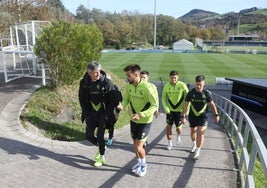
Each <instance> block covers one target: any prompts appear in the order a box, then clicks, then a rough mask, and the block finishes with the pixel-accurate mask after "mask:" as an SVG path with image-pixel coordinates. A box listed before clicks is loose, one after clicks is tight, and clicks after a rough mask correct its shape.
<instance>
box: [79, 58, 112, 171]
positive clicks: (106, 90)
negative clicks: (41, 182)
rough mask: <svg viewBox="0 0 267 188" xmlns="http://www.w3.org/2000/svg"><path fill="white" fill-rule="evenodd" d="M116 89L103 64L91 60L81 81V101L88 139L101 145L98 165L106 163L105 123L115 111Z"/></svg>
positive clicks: (96, 156) (97, 160) (95, 164)
mask: <svg viewBox="0 0 267 188" xmlns="http://www.w3.org/2000/svg"><path fill="white" fill-rule="evenodd" d="M114 89H115V87H114V84H113V83H112V81H111V80H110V79H108V78H106V73H105V72H104V71H102V70H101V65H100V64H98V63H97V62H95V61H92V62H90V63H89V64H88V65H87V74H86V75H85V76H84V77H83V79H82V80H81V81H80V88H79V102H80V106H81V108H82V122H83V121H84V120H85V121H86V139H88V140H89V141H90V142H91V143H92V144H94V145H98V147H99V151H98V152H97V153H96V155H95V160H96V162H95V163H94V166H96V167H99V166H102V165H103V164H104V163H105V157H104V155H105V140H104V134H105V124H106V121H107V120H108V118H109V116H111V114H112V113H113V109H114V108H113V106H114V104H113V101H114V96H113V95H112V93H113V92H112V91H113V90H114ZM96 128H97V134H96V136H95V129H96Z"/></svg>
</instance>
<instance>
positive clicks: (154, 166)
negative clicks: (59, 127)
mask: <svg viewBox="0 0 267 188" xmlns="http://www.w3.org/2000/svg"><path fill="white" fill-rule="evenodd" d="M32 82H33V81H32V80H30V79H24V78H23V79H20V80H18V81H13V82H12V83H8V84H0V95H1V99H0V112H1V114H0V156H1V160H0V166H1V167H0V186H1V187H3V188H5V187H8V188H17V187H18V188H24V187H25V188H31V187H38V188H43V187H49V188H50V187H58V188H59V187H60V188H61V187H71V188H73V187H79V188H80V187H86V188H91V187H121V188H125V187H129V188H131V187H143V188H145V187H152V188H155V187H179V188H183V187H187V188H195V187H205V188H206V187H207V188H209V187H211V188H212V187H216V188H220V187H221V188H232V187H233V188H234V187H239V186H238V173H237V171H236V170H235V168H236V167H235V163H234V157H233V154H232V153H231V152H230V150H231V147H230V143H229V140H228V139H227V136H226V134H225V129H224V128H223V127H222V126H221V125H218V124H215V123H214V121H213V118H212V117H211V118H210V124H209V127H208V130H207V132H206V139H205V143H204V147H203V149H202V150H201V155H200V159H199V160H197V161H195V160H193V159H192V157H193V154H191V153H190V152H189V148H190V147H191V141H190V134H189V127H188V126H185V127H184V129H183V135H182V144H181V145H180V146H179V147H174V149H173V150H170V151H168V150H166V149H165V147H166V143H167V141H166V137H165V131H164V128H165V115H164V114H160V116H159V117H158V118H157V119H155V120H154V122H153V127H152V129H151V132H150V134H149V145H148V147H147V162H148V172H147V174H146V175H145V176H144V177H141V178H140V177H137V176H135V175H133V174H132V173H131V167H132V166H133V165H134V164H135V163H136V160H135V158H134V153H133V148H132V143H131V139H130V135H129V126H125V127H124V128H122V129H120V130H115V141H114V145H113V146H111V147H108V148H107V151H106V164H105V166H103V167H101V168H95V167H94V166H93V163H94V161H93V160H92V159H93V156H94V154H95V153H96V151H97V148H96V147H95V146H92V145H91V144H89V143H88V142H87V141H82V142H60V141H53V140H50V139H47V138H43V137H40V136H37V135H35V134H33V133H31V132H29V131H27V130H25V129H24V128H23V127H22V126H21V125H20V123H19V112H20V110H21V109H22V107H23V105H24V104H25V101H27V99H28V98H29V97H30V95H31V93H32V92H33V91H34V89H35V88H36V87H35V85H33V84H32ZM38 82H39V83H40V81H38ZM38 82H36V83H38ZM174 138H175V137H174Z"/></svg>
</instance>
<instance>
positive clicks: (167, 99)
mask: <svg viewBox="0 0 267 188" xmlns="http://www.w3.org/2000/svg"><path fill="white" fill-rule="evenodd" d="M187 93H188V88H187V86H186V84H185V83H183V82H181V81H178V72H177V71H176V70H172V71H170V82H169V83H167V84H165V85H164V88H163V91H162V106H163V109H164V111H165V113H166V122H167V127H166V136H167V139H168V146H167V149H168V150H171V149H172V146H173V145H172V125H173V124H175V126H176V132H177V137H176V143H177V145H179V144H180V142H181V133H182V123H181V120H180V115H181V112H182V110H183V104H184V99H185V96H186V95H187Z"/></svg>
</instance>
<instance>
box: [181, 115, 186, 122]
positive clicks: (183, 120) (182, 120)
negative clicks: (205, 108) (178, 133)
mask: <svg viewBox="0 0 267 188" xmlns="http://www.w3.org/2000/svg"><path fill="white" fill-rule="evenodd" d="M186 121H187V120H186V118H185V116H183V117H181V123H182V124H185V123H186Z"/></svg>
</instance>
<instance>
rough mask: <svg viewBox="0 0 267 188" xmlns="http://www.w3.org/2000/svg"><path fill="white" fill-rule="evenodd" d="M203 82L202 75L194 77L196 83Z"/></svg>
mask: <svg viewBox="0 0 267 188" xmlns="http://www.w3.org/2000/svg"><path fill="white" fill-rule="evenodd" d="M204 80H205V76H204V75H197V76H196V82H201V81H204Z"/></svg>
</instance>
